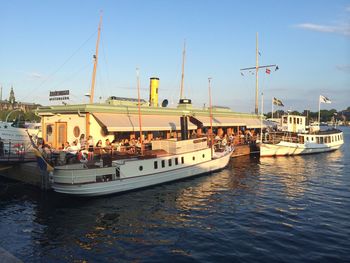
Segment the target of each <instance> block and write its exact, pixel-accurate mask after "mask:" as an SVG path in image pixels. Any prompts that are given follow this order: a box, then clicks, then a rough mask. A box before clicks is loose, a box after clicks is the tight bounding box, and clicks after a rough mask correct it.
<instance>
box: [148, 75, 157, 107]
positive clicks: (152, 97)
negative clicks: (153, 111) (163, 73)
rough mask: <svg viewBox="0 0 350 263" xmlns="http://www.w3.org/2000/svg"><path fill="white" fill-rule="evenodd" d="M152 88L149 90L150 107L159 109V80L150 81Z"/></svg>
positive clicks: (152, 79)
mask: <svg viewBox="0 0 350 263" xmlns="http://www.w3.org/2000/svg"><path fill="white" fill-rule="evenodd" d="M150 80H151V82H150V88H149V105H150V106H151V107H158V86H159V78H151V79H150Z"/></svg>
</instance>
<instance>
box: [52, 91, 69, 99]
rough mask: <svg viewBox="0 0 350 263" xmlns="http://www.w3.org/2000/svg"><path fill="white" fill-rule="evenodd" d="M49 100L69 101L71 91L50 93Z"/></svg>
mask: <svg viewBox="0 0 350 263" xmlns="http://www.w3.org/2000/svg"><path fill="white" fill-rule="evenodd" d="M49 100H69V90H55V91H50V96H49Z"/></svg>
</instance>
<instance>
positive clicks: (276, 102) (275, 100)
mask: <svg viewBox="0 0 350 263" xmlns="http://www.w3.org/2000/svg"><path fill="white" fill-rule="evenodd" d="M273 104H275V105H277V106H281V107H284V105H283V103H282V101H281V100H279V99H276V98H275V97H274V98H273Z"/></svg>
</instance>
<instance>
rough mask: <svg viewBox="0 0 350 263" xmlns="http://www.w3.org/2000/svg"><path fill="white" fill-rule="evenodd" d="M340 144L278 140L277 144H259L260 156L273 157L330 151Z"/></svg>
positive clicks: (337, 147)
mask: <svg viewBox="0 0 350 263" xmlns="http://www.w3.org/2000/svg"><path fill="white" fill-rule="evenodd" d="M341 146H342V143H341V144H340V143H339V144H333V145H326V144H323V145H307V144H299V143H290V142H280V143H278V144H266V143H262V144H261V145H260V156H261V157H274V156H290V155H303V154H314V153H323V152H330V151H335V150H337V149H339V148H340V147H341Z"/></svg>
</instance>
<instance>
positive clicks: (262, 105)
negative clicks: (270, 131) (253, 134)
mask: <svg viewBox="0 0 350 263" xmlns="http://www.w3.org/2000/svg"><path fill="white" fill-rule="evenodd" d="M263 116H264V93H261V112H260V143H262V142H263V141H262V138H263V137H262V132H263Z"/></svg>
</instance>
